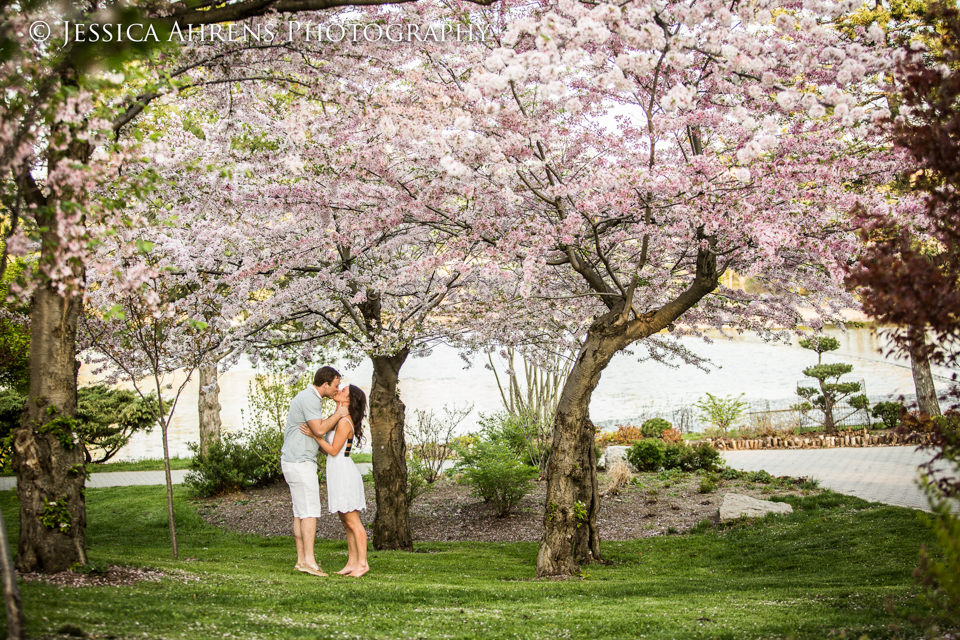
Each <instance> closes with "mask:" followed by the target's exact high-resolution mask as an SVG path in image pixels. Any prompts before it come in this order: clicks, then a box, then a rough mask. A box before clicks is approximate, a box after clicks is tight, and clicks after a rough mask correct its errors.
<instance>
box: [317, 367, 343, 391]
mask: <svg viewBox="0 0 960 640" xmlns="http://www.w3.org/2000/svg"><path fill="white" fill-rule="evenodd" d="M339 377H341V376H340V372H339V371H337V370H336V369H334V368H333V367H320V368H319V369H317V372H316V373H315V374H313V386H315V387H320V386H323V385H325V384H330V383H331V382H333V381H334V380H336V379H337V378H339Z"/></svg>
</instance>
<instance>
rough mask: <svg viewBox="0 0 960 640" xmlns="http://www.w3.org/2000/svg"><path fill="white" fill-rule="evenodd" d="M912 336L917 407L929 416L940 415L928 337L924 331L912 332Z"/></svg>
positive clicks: (911, 344)
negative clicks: (928, 350) (928, 352)
mask: <svg viewBox="0 0 960 640" xmlns="http://www.w3.org/2000/svg"><path fill="white" fill-rule="evenodd" d="M911 338H912V340H911V341H910V368H911V369H912V370H913V384H914V386H915V387H916V389H917V408H918V409H919V410H920V412H921V413H925V414H927V415H928V416H939V415H940V402H939V401H937V388H936V386H934V384H933V372H931V371H930V359H929V357H928V355H927V350H926V349H925V347H926V346H927V338H926V336H925V335H924V334H923V332H922V331H914V332H912V334H911Z"/></svg>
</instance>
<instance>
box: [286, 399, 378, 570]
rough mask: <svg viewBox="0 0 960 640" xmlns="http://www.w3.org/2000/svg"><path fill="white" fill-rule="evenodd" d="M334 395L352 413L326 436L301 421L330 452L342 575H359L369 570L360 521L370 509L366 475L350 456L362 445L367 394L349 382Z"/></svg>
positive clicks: (330, 499) (330, 503) (330, 500)
mask: <svg viewBox="0 0 960 640" xmlns="http://www.w3.org/2000/svg"><path fill="white" fill-rule="evenodd" d="M333 399H334V400H335V401H336V402H337V405H338V406H339V405H343V404H345V405H346V407H347V414H348V416H349V417H344V418H340V422H338V423H337V426H336V428H335V429H333V430H332V431H330V432H329V433H328V434H327V435H326V436H325V437H324V438H319V437H317V436H314V435H313V433H312V432H311V431H310V428H309V427H307V426H306V425H300V431H301V432H302V433H304V434H305V435H308V436H311V437H313V439H314V440H316V441H317V444H318V445H320V448H321V449H323V451H324V452H326V454H327V508H329V509H330V513H336V514H337V515H338V516H340V522H341V523H342V524H343V529H344V531H345V532H346V534H347V550H348V556H347V566H345V567H344V568H343V569H341V570H340V571H338V572H337V573H339V574H341V575H347V576H353V577H355V578H359V577H360V576H362V575H363V574H365V573H366V572H368V571H370V565H368V564H367V531H366V529H364V528H363V523H362V522H360V511H366V510H367V499H366V496H365V495H364V492H363V477H362V476H361V475H360V471H359V470H358V469H357V465H356V464H354V462H353V460H351V459H350V451H351V450H352V449H353V448H356V449H359V448H360V442H361V440H362V439H363V426H362V422H363V416H364V414H365V413H366V411H367V396H366V395H364V393H363V391H361V390H360V388H359V387H356V386H354V385H350V386H348V387H345V388H343V389H341V390H340V391H339V392H338V393H337V394H336V395H335V396H333Z"/></svg>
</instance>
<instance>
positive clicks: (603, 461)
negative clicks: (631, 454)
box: [597, 445, 632, 469]
mask: <svg viewBox="0 0 960 640" xmlns="http://www.w3.org/2000/svg"><path fill="white" fill-rule="evenodd" d="M629 448H630V447H623V446H620V445H610V446H609V447H607V450H606V451H604V452H603V455H602V456H600V461H599V463H598V464H597V467H599V468H600V469H610V467H611V466H613V463H614V462H616V461H617V460H623V461H624V462H626V460H627V449H629ZM631 468H632V467H631Z"/></svg>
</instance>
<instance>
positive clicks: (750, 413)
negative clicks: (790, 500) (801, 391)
mask: <svg viewBox="0 0 960 640" xmlns="http://www.w3.org/2000/svg"><path fill="white" fill-rule="evenodd" d="M861 383H862V381H861ZM809 384H810V381H808V380H805V381H804V385H809ZM891 400H894V401H898V402H903V403H904V404H905V405H906V407H907V408H908V409H909V408H910V407H911V405H913V406H915V405H916V395H915V394H910V395H896V396H894V395H877V396H868V404H869V406H870V407H872V406H873V405H875V404H876V403H878V402H884V401H891ZM745 402H746V403H747V408H746V411H745V412H744V413H743V415H742V416H741V418H740V419H739V420H738V421H737V424H736V426H740V427H746V428H748V429H765V428H774V429H786V428H797V427H818V426H819V427H821V428H822V424H823V423H822V421H820V422H816V421H815V420H814V418H813V416H809V417H806V418H805V417H804V416H803V414H802V413H801V412H800V411H798V410H797V405H798V404H799V399H798V398H782V399H779V400H749V401H745ZM848 414H849V415H848ZM650 418H664V419H666V420H668V421H669V422H670V423H671V424H672V425H673V428H674V429H677V430H679V431H681V432H683V433H694V432H701V431H704V430H706V429H707V428H709V427H710V426H711V425H710V424H708V423H706V422H703V421H702V420H700V418H699V416H698V415H697V411H696V409H694V408H693V407H692V406H681V407H676V406H674V407H660V408H658V407H655V406H650V407H648V408H645V409H644V410H643V412H642V413H640V415H637V416H635V417H633V418H626V419H615V420H604V421H601V422H598V423H597V426H599V427H601V429H603V430H604V431H613V430H615V429H616V428H617V427H618V426H620V425H635V426H640V425H642V424H643V423H644V422H645V421H646V420H649V419H650ZM837 418H840V419H837ZM834 422H835V424H836V425H837V428H839V429H845V428H848V427H858V426H864V425H869V424H871V423H873V422H876V420H873V419H871V417H870V415H869V412H868V411H866V410H858V411H853V408H852V407H850V406H849V405H847V404H846V403H845V402H843V401H841V402H840V403H839V407H838V408H837V410H836V411H835V413H834ZM735 428H736V427H735Z"/></svg>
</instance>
